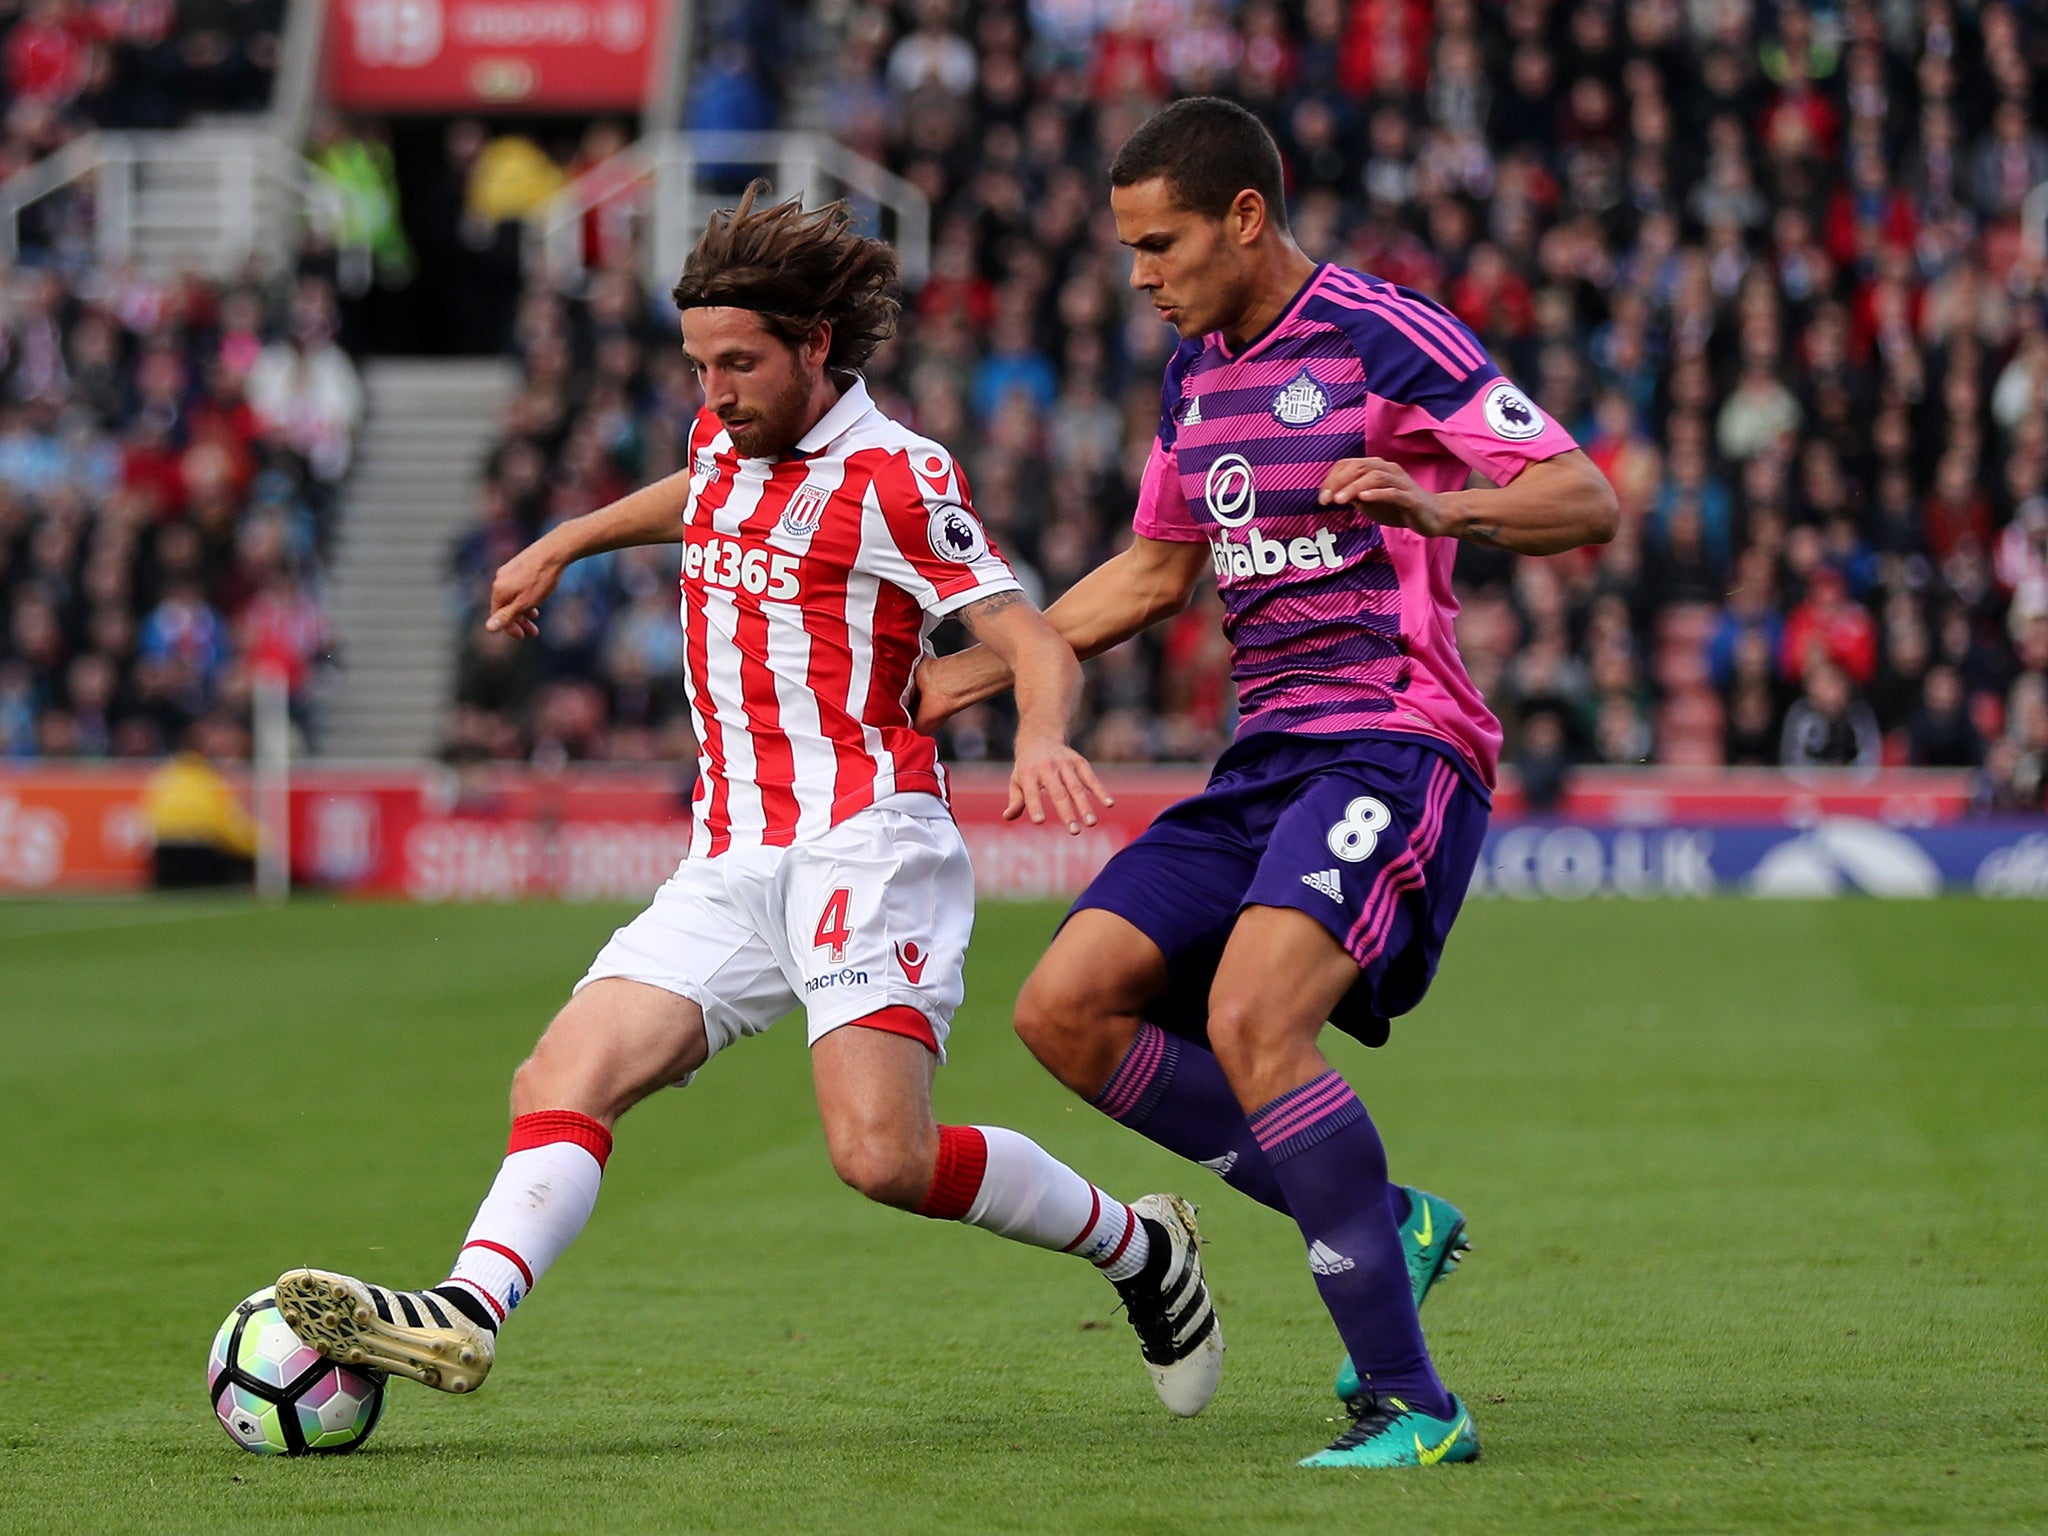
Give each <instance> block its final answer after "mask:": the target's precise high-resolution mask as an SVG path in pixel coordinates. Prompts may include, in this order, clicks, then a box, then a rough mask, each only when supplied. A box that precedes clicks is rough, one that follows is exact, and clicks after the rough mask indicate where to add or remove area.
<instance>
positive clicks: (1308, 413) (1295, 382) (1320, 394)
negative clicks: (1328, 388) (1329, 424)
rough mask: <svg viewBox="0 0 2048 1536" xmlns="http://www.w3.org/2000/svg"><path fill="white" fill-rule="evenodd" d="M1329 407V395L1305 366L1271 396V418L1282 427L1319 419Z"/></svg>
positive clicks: (1300, 425)
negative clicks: (1285, 385)
mask: <svg viewBox="0 0 2048 1536" xmlns="http://www.w3.org/2000/svg"><path fill="white" fill-rule="evenodd" d="M1329 409H1330V397H1329V396H1328V395H1327V394H1325V393H1324V391H1323V386H1322V385H1320V384H1318V383H1317V382H1316V379H1315V375H1314V374H1312V373H1310V372H1309V371H1308V369H1306V368H1303V369H1302V370H1301V372H1299V373H1297V374H1296V375H1295V376H1294V377H1293V378H1292V379H1290V380H1289V381H1288V384H1287V387H1286V388H1285V389H1283V390H1281V391H1280V393H1279V394H1277V395H1275V396H1274V397H1273V419H1274V420H1275V421H1277V422H1279V423H1280V424H1281V425H1282V426H1283V427H1305V426H1307V425H1308V424H1309V423H1310V422H1315V421H1321V420H1322V419H1323V415H1324V413H1325V412H1327V411H1328V410H1329Z"/></svg>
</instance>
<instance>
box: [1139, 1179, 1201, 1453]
mask: <svg viewBox="0 0 2048 1536" xmlns="http://www.w3.org/2000/svg"><path fill="white" fill-rule="evenodd" d="M1131 1209H1132V1210H1133V1211H1135V1212H1137V1214H1138V1218H1139V1220H1141V1221H1143V1222H1144V1223H1145V1225H1146V1228H1147V1230H1148V1231H1149V1232H1150V1234H1151V1240H1152V1251H1151V1252H1150V1254H1148V1255H1147V1256H1146V1259H1145V1267H1144V1268H1143V1269H1142V1270H1140V1271H1139V1272H1138V1273H1137V1274H1135V1275H1133V1276H1132V1277H1131V1278H1130V1279H1128V1280H1120V1281H1117V1282H1116V1288H1117V1291H1118V1293H1119V1294H1120V1295H1121V1296H1122V1297H1123V1299H1124V1310H1125V1311H1126V1312H1128V1313H1129V1314H1130V1319H1131V1327H1132V1328H1134V1329H1136V1330H1137V1334H1138V1350H1139V1353H1141V1354H1142V1355H1143V1356H1144V1357H1145V1369H1146V1370H1147V1371H1149V1372H1150V1373H1151V1375H1152V1388H1153V1390H1154V1391H1155V1392H1157V1393H1158V1394H1159V1400H1160V1401H1161V1402H1162V1403H1164V1404H1166V1407H1167V1411H1168V1412H1170V1413H1174V1414H1177V1415H1179V1416H1180V1417H1181V1418H1183V1419H1191V1418H1193V1417H1194V1416H1195V1415H1196V1414H1198V1413H1200V1412H1201V1411H1202V1410H1203V1409H1204V1408H1206V1407H1208V1406H1209V1399H1210V1398H1212V1397H1214V1396H1215V1395H1216V1387H1217V1384H1218V1383H1219V1382H1221V1381H1222V1379H1223V1325H1222V1323H1220V1322H1219V1321H1217V1318H1216V1307H1215V1304H1214V1303H1213V1302H1211V1301H1210V1299H1209V1287H1208V1285H1207V1284H1206V1283H1205V1282H1204V1281H1203V1279H1202V1235H1201V1233H1200V1232H1199V1231H1198V1230H1197V1229H1196V1227H1195V1208H1194V1207H1193V1206H1192V1205H1190V1204H1188V1202H1187V1201H1185V1200H1183V1199H1181V1197H1180V1196H1179V1195H1164V1194H1162V1195H1146V1196H1145V1197H1143V1198H1142V1199H1140V1200H1138V1201H1136V1202H1134V1203H1133V1204H1132V1206H1131Z"/></svg>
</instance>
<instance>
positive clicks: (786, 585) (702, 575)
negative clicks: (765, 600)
mask: <svg viewBox="0 0 2048 1536" xmlns="http://www.w3.org/2000/svg"><path fill="white" fill-rule="evenodd" d="M797 567H798V559H797V557H796V556H795V555H785V554H780V553H778V552H777V551H775V550H771V549H761V548H754V549H748V548H746V547H745V546H743V545H742V544H741V543H740V541H739V540H738V539H721V538H716V537H714V538H708V539H705V540H703V541H702V542H701V543H690V544H685V545H684V546H683V580H685V581H701V582H703V583H704V585H705V586H707V587H723V588H724V589H725V590H726V591H728V592H747V593H751V594H752V595H753V596H755V597H773V598H779V599H780V600H782V601H783V602H788V601H789V600H791V599H792V598H794V597H795V596H796V595H797V593H798V592H799V591H801V590H802V589H801V587H800V586H799V584H798V582H797V579H796V573H797Z"/></svg>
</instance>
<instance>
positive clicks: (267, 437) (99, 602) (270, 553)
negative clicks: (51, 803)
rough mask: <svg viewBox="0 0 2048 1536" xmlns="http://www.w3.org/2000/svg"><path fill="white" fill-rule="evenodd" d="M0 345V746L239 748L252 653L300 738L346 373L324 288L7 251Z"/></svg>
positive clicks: (313, 677)
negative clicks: (74, 263)
mask: <svg viewBox="0 0 2048 1536" xmlns="http://www.w3.org/2000/svg"><path fill="white" fill-rule="evenodd" d="M4 299H5V313H6V317H7V323H6V327H5V332H4V334H5V350H4V356H0V756H4V757H10V758H32V757H84V758H93V757H109V756H112V757H154V756H157V755H160V754H161V753H163V752H165V751H167V750H169V749H172V748H175V747H176V746H178V745H179V743H180V742H181V741H182V740H184V739H185V737H186V734H187V732H188V730H189V729H190V728H191V727H193V726H194V724H195V723H197V722H201V721H204V722H205V723H206V725H207V728H208V732H209V739H210V740H212V741H213V742H215V743H216V744H219V743H220V742H222V740H223V733H224V732H225V734H226V738H227V739H228V740H229V742H230V744H231V743H232V740H233V738H235V737H238V736H239V737H240V738H241V739H242V740H243V742H244V743H245V744H246V735H245V734H244V732H245V722H246V719H247V714H248V710H247V705H248V692H249V686H250V679H251V672H252V668H253V667H254V666H256V665H258V664H269V665H272V666H275V667H277V668H279V669H281V670H282V671H283V673H284V675H285V677H286V679H287V681H288V684H289V687H290V690H291V697H292V704H293V711H294V714H295V716H296V717H297V719H298V720H299V723H300V725H301V727H302V728H303V729H304V731H305V732H306V734H307V735H308V736H316V735H317V717H316V713H315V710H314V704H315V700H316V695H317V692H318V684H319V681H320V674H321V670H322V668H323V666H324V664H325V662H326V660H327V659H328V658H327V650H328V645H327V633H328V628H327V621H326V616H325V612H324V609H323V606H322V599H321V586H320V572H321V567H322V560H323V557H324V553H325V549H326V544H327V536H328V532H329V527H328V525H329V521H330V519H331V513H332V507H333V492H334V487H335V484H336V482H337V481H338V480H339V479H340V477H341V475H342V474H343V473H344V472H345V470H346V468H347V463H348V452H349V445H350V442H351V439H352V435H353V432H354V427H355V421H356V417H357V416H358V415H359V413H360V409H361V406H360V400H359V389H358V386H357V384H356V373H355V367H354V365H353V363H351V362H350V360H349V359H348V357H347V356H346V355H345V354H344V353H343V352H342V351H341V350H340V348H339V347H338V346H336V345H335V344H334V341H333V334H334V329H335V325H336V312H335V304H334V298H333V294H332V291H331V289H330V288H329V287H328V286H327V284H326V283H325V282H324V281H322V280H320V279H318V278H307V279H303V280H301V281H300V282H299V283H298V285H297V287H296V289H295V290H294V291H293V292H292V294H291V295H290V301H289V303H288V305H285V306H283V307H282V308H281V312H279V313H277V314H275V315H273V314H271V313H270V312H269V310H268V307H267V305H266V302H265V296H264V295H263V293H261V292H260V291H259V290H257V289H255V288H251V287H231V288H228V289H226V290H221V289H219V288H216V287H215V286H213V285H210V284H206V283H202V282H199V281H197V280H192V279H187V280H184V281H181V282H173V283H158V282H154V281H151V280H148V279H145V278H142V277H140V276H138V275H136V274H133V273H123V272H115V271H107V270H101V269H94V268H85V269H82V270H79V271H77V272H75V273H69V274H60V273H59V272H57V271H55V270H53V269H48V268H45V269H42V270H27V269H23V270H17V271H16V272H14V273H13V274H11V276H10V279H9V281H8V283H7V285H6V288H5V291H4Z"/></svg>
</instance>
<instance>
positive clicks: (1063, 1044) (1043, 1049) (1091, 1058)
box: [1012, 976, 1138, 1095]
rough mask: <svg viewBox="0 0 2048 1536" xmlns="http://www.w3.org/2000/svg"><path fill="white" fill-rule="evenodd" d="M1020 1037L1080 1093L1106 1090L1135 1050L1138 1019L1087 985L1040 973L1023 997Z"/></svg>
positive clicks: (1015, 1020)
mask: <svg viewBox="0 0 2048 1536" xmlns="http://www.w3.org/2000/svg"><path fill="white" fill-rule="evenodd" d="M1012 1022H1013V1024H1014V1026H1015V1028H1016V1031H1017V1038H1018V1039H1020V1040H1022V1041H1023V1042H1024V1044H1025V1046H1026V1048H1028V1049H1029V1050H1030V1052H1031V1054H1032V1055H1033V1056H1035V1057H1037V1058H1038V1060H1039V1062H1040V1064H1041V1065H1043V1066H1044V1067H1045V1068H1046V1070H1047V1071H1049V1072H1051V1073H1052V1074H1053V1076H1055V1077H1057V1078H1058V1079H1059V1080H1060V1081H1061V1082H1063V1083H1065V1084H1066V1085H1067V1086H1068V1087H1069V1088H1071V1089H1073V1090H1074V1091H1075V1092H1076V1093H1080V1094H1084V1095H1093V1094H1096V1093H1098V1092H1100V1091H1101V1089H1102V1085H1103V1084H1104V1083H1106V1082H1108V1081H1109V1079H1110V1076H1111V1074H1113V1073H1114V1072H1115V1071H1116V1068H1117V1063H1118V1062H1120V1061H1122V1060H1123V1059H1124V1055H1125V1053H1126V1052H1127V1051H1129V1050H1130V1048H1131V1041H1132V1039H1133V1038H1134V1037H1135V1035H1136V1034H1137V1030H1138V1018H1137V1016H1136V1015H1135V1014H1123V1013H1118V1012H1114V1011H1112V1010H1109V1009H1107V1008H1105V1006H1104V1004H1103V1002H1102V1000H1101V999H1100V998H1097V997H1091V996H1089V994H1088V993H1087V992H1086V991H1085V990H1082V989H1079V988H1072V987H1067V986H1063V985H1061V984H1059V983H1057V982H1048V981H1041V980H1040V979H1039V978H1037V977H1036V976H1034V977H1033V978H1032V980H1031V981H1028V982H1026V983H1025V985H1024V990H1023V991H1022V992H1020V993H1019V994H1018V996H1017V1007H1016V1011H1015V1013H1014V1014H1013V1016H1012Z"/></svg>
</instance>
